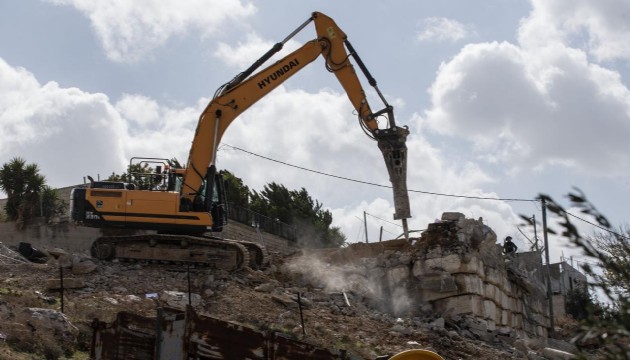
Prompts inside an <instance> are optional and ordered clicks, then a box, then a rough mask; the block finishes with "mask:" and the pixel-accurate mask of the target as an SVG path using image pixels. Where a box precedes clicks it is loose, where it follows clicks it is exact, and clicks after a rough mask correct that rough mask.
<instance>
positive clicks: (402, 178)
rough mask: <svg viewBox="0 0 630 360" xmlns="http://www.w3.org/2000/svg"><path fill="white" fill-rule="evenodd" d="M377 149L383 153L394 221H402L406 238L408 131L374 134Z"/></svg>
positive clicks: (409, 213) (404, 129)
mask: <svg viewBox="0 0 630 360" xmlns="http://www.w3.org/2000/svg"><path fill="white" fill-rule="evenodd" d="M374 135H375V137H376V140H377V141H378V148H379V149H380V150H381V152H382V153H383V158H384V159H385V165H386V166H387V172H388V173H389V181H390V182H391V183H392V190H393V192H394V208H395V211H396V212H395V213H394V219H395V220H402V222H403V228H404V232H405V238H408V229H407V218H410V217H411V209H410V207H409V194H408V193H407V145H406V144H405V143H406V141H407V135H409V130H408V129H407V128H406V127H404V128H401V127H398V126H393V127H391V128H388V129H378V130H376V131H375V132H374Z"/></svg>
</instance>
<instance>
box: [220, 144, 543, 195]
mask: <svg viewBox="0 0 630 360" xmlns="http://www.w3.org/2000/svg"><path fill="white" fill-rule="evenodd" d="M223 145H225V146H227V147H230V148H232V149H234V150H239V151H242V152H244V153H247V154H250V155H253V156H257V157H259V158H261V159H265V160H268V161H273V162H276V163H279V164H282V165H286V166H290V167H293V168H296V169H300V170H304V171H308V172H312V173H315V174H319V175H323V176H328V177H332V178H336V179H341V180H346V181H351V182H356V183H359V184H364V185H371V186H377V187H382V188H387V189H391V188H392V187H391V186H390V185H382V184H376V183H372V182H368V181H362V180H356V179H351V178H348V177H344V176H339V175H333V174H328V173H325V172H322V171H317V170H313V169H309V168H305V167H302V166H298V165H294V164H289V163H287V162H284V161H280V160H276V159H272V158H270V157H267V156H263V155H260V154H256V153H253V152H251V151H248V150H245V149H241V148H239V147H237V146H233V145H229V144H225V143H223ZM407 191H408V192H412V193H419V194H425V195H435V196H445V197H454V198H462V199H475V200H494V201H526V202H537V201H538V200H536V199H517V198H494V197H484V196H472V195H456V194H445V193H438V192H432V191H423V190H411V189H407Z"/></svg>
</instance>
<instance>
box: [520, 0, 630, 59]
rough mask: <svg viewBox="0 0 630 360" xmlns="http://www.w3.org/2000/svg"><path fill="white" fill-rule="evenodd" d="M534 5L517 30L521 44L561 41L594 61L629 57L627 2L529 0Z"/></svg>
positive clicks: (612, 0)
mask: <svg viewBox="0 0 630 360" xmlns="http://www.w3.org/2000/svg"><path fill="white" fill-rule="evenodd" d="M531 2H532V4H533V6H534V9H533V11H532V12H531V14H530V16H529V17H528V18H526V19H525V20H524V22H523V24H522V27H521V29H520V31H519V41H520V42H521V44H522V45H523V46H527V47H535V46H548V45H549V44H550V43H556V42H561V43H565V44H570V45H571V46H573V47H577V48H580V49H583V50H584V51H586V52H588V53H589V55H592V56H594V57H595V59H596V60H597V61H606V60H615V59H625V60H630V47H628V39H629V38H630V21H628V14H630V2H628V1H626V0H608V1H588V0H560V1H545V0H531Z"/></svg>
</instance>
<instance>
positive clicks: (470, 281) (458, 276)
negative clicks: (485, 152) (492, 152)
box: [288, 213, 548, 341]
mask: <svg viewBox="0 0 630 360" xmlns="http://www.w3.org/2000/svg"><path fill="white" fill-rule="evenodd" d="M496 242H497V237H496V234H495V233H494V231H493V230H492V229H491V228H490V227H488V226H487V225H485V224H483V221H482V220H481V219H480V220H475V219H466V218H465V217H464V215H463V214H460V213H444V214H443V216H442V218H441V220H439V221H437V222H435V223H432V224H429V226H428V229H427V230H426V231H425V232H424V233H423V234H422V236H421V237H420V238H418V239H413V243H412V244H409V243H407V242H406V241H404V240H393V241H386V242H380V243H373V244H352V245H350V246H349V247H347V248H343V249H338V250H334V251H329V250H327V251H313V252H309V253H304V254H303V255H302V256H300V257H299V258H297V259H295V260H294V261H293V262H292V263H290V264H289V266H288V268H289V270H290V271H292V272H296V273H300V274H301V279H302V281H304V282H305V283H307V284H311V285H312V286H319V287H323V288H325V289H327V290H329V291H353V292H354V293H356V294H360V295H361V296H363V297H365V298H366V300H367V301H369V302H372V303H374V305H375V307H376V308H378V309H380V310H383V311H388V312H391V313H393V314H395V315H408V316H416V317H421V318H422V317H429V320H431V319H430V318H434V319H435V318H444V319H445V320H446V321H447V322H450V323H452V324H453V325H454V326H459V327H463V328H464V329H466V332H472V333H473V334H474V336H475V337H477V338H480V339H483V340H486V341H491V340H492V339H493V338H494V337H496V336H501V335H502V336H513V337H514V336H519V337H533V338H546V337H547V327H548V317H547V314H546V307H545V304H546V297H545V292H544V288H543V285H542V283H540V282H539V281H538V278H535V277H529V276H528V273H527V271H525V269H523V268H521V267H519V265H518V264H517V263H516V262H514V261H513V260H514V259H512V258H509V257H506V256H504V255H503V254H502V253H501V247H500V245H498V244H496Z"/></svg>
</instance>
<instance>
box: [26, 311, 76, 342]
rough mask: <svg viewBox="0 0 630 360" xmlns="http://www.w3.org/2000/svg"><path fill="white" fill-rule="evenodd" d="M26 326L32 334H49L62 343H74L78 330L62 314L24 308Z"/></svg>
mask: <svg viewBox="0 0 630 360" xmlns="http://www.w3.org/2000/svg"><path fill="white" fill-rule="evenodd" d="M23 315H25V317H26V324H27V325H28V327H29V328H31V330H32V331H33V332H42V333H51V334H54V335H57V336H60V337H61V339H62V340H64V341H70V342H76V338H77V335H78V333H79V329H78V328H77V327H76V326H74V325H73V324H72V323H70V321H69V319H68V317H67V316H66V315H64V314H63V313H61V312H59V311H56V310H52V309H42V308H25V309H24V310H23Z"/></svg>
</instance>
